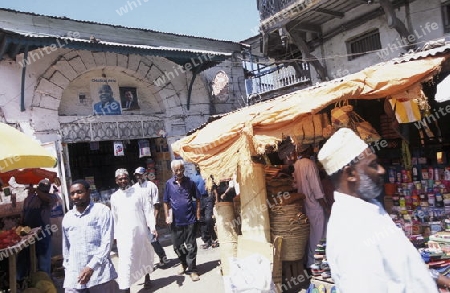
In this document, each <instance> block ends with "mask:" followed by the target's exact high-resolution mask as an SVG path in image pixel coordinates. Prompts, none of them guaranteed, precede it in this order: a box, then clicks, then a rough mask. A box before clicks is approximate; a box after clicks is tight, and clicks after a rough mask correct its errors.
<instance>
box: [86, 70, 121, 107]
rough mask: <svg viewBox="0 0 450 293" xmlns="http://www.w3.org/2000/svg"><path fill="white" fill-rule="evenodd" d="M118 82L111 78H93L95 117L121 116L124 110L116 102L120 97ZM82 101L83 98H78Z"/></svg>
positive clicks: (92, 94) (92, 92) (92, 93)
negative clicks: (118, 96)
mask: <svg viewBox="0 0 450 293" xmlns="http://www.w3.org/2000/svg"><path fill="white" fill-rule="evenodd" d="M118 89H119V87H118V83H117V80H115V79H111V78H108V79H107V78H103V77H101V78H93V79H92V80H91V96H92V97H93V100H94V103H93V105H92V107H93V110H94V114H95V115H120V114H122V109H121V107H120V103H119V102H118V101H116V99H117V95H118V92H119V91H118ZM78 98H79V99H80V100H81V98H82V97H80V96H79V97H78Z"/></svg>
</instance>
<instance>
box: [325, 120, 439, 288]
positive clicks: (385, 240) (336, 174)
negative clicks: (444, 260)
mask: <svg viewBox="0 0 450 293" xmlns="http://www.w3.org/2000/svg"><path fill="white" fill-rule="evenodd" d="M318 159H319V161H320V162H321V163H322V165H323V167H324V169H325V170H326V171H327V173H328V175H330V176H331V180H332V181H333V183H334V186H335V190H336V191H335V192H334V198H335V202H334V205H333V208H332V211H331V216H330V220H329V222H328V227H327V250H326V251H327V252H326V253H327V259H328V262H329V265H330V268H331V275H332V277H333V279H334V281H335V283H336V287H337V288H338V289H339V292H341V293H353V292H355V293H357V292H365V293H371V292H374V293H375V292H377V293H378V292H379V293H384V292H402V293H410V292H417V293H423V292H427V293H429V292H438V291H437V287H436V284H435V282H433V279H432V278H431V276H430V273H429V272H428V270H427V268H426V267H425V264H424V262H423V261H422V259H421V257H420V255H419V253H418V252H417V250H416V249H415V248H414V246H413V245H412V244H411V242H410V241H409V240H408V238H407V237H406V236H405V234H404V232H403V231H402V230H401V229H399V228H398V227H397V226H396V225H395V224H394V222H393V221H392V219H391V218H390V216H389V215H388V214H387V213H386V211H385V210H384V209H383V207H382V206H381V205H380V203H379V202H378V201H377V200H376V199H375V198H376V197H378V196H379V195H380V194H381V192H382V190H383V183H384V181H383V179H384V173H385V170H384V169H383V167H382V166H380V165H379V164H378V162H377V156H376V155H375V154H374V153H373V151H372V150H371V149H370V148H369V146H368V145H367V144H366V143H364V141H363V140H362V139H361V138H359V136H357V135H356V134H355V133H354V132H353V131H352V130H350V129H348V128H341V129H339V130H338V131H337V132H336V133H335V134H333V135H332V136H331V137H330V139H328V141H327V142H326V143H325V144H324V146H323V147H322V149H321V150H320V151H319V154H318Z"/></svg>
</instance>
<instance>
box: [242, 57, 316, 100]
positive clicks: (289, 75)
mask: <svg viewBox="0 0 450 293" xmlns="http://www.w3.org/2000/svg"><path fill="white" fill-rule="evenodd" d="M298 67H299V69H298V72H297V71H296V70H295V69H294V67H293V66H288V67H284V66H278V67H275V66H273V67H269V68H266V69H265V70H264V71H261V72H259V73H258V74H256V75H254V76H252V77H250V78H248V79H246V80H245V85H246V90H247V97H250V96H252V95H258V94H259V95H260V94H263V93H266V92H269V91H274V90H278V89H281V88H286V87H289V86H294V85H299V84H304V83H308V82H310V81H311V73H310V70H309V64H308V63H306V62H302V63H298Z"/></svg>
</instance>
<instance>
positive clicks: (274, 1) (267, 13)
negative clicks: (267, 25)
mask: <svg viewBox="0 0 450 293" xmlns="http://www.w3.org/2000/svg"><path fill="white" fill-rule="evenodd" d="M295 2H299V0H260V1H259V7H258V10H259V16H260V19H261V20H264V19H267V18H269V17H271V16H273V15H275V14H276V13H277V12H280V11H282V10H283V9H285V8H286V7H288V6H290V5H292V4H294V3H295ZM300 2H301V1H300Z"/></svg>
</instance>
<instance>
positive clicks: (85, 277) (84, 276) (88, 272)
mask: <svg viewBox="0 0 450 293" xmlns="http://www.w3.org/2000/svg"><path fill="white" fill-rule="evenodd" d="M93 273H94V270H93V269H91V268H90V267H85V268H84V269H83V270H82V271H81V273H80V275H79V276H78V283H80V284H82V285H84V284H86V283H87V282H89V280H90V279H91V276H92V274H93Z"/></svg>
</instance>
